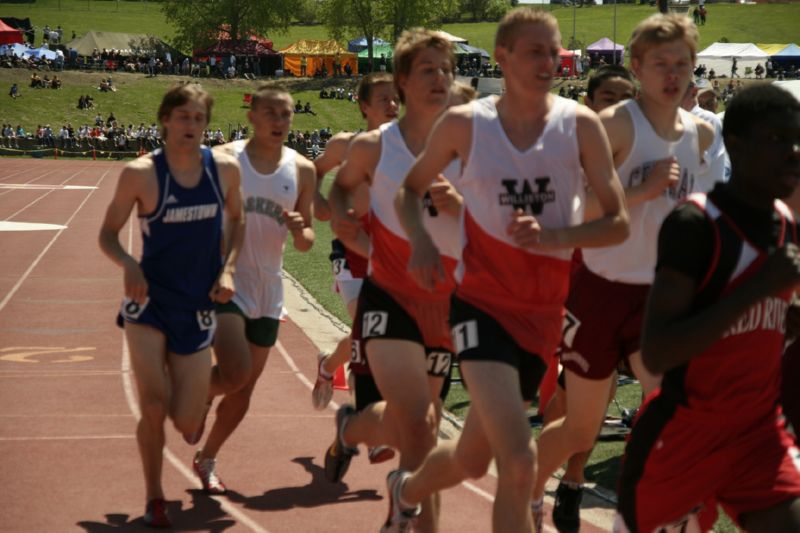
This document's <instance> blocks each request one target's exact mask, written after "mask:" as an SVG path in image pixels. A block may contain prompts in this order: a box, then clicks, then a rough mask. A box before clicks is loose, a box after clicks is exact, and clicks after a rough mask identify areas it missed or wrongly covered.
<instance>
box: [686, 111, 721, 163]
mask: <svg viewBox="0 0 800 533" xmlns="http://www.w3.org/2000/svg"><path fill="white" fill-rule="evenodd" d="M692 120H694V123H695V125H696V126H697V136H698V137H699V139H698V140H699V144H700V146H699V148H700V161H701V162H702V160H703V154H704V153H705V152H706V150H708V149H709V148H710V147H711V145H712V144H714V136H715V135H716V132H715V131H714V126H712V125H711V124H709V123H708V122H706V121H705V120H703V119H702V118H700V117H696V116H694V115H692Z"/></svg>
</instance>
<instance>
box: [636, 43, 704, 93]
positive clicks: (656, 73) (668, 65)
mask: <svg viewBox="0 0 800 533" xmlns="http://www.w3.org/2000/svg"><path fill="white" fill-rule="evenodd" d="M631 70H632V71H633V73H634V74H635V75H636V77H637V78H638V79H639V82H640V83H641V86H642V94H643V95H644V96H646V97H648V98H651V99H653V100H655V101H657V102H659V103H661V104H663V105H669V106H674V107H678V106H679V105H680V103H681V100H682V99H683V96H684V94H686V89H687V88H688V87H689V81H691V79H692V71H693V70H694V61H692V52H691V49H690V48H689V45H688V44H686V43H685V42H684V41H683V40H681V39H676V40H674V41H670V42H667V43H662V44H659V45H656V46H653V47H652V48H650V49H648V50H647V51H645V53H644V56H643V57H642V58H641V59H639V58H636V57H634V58H633V59H631Z"/></svg>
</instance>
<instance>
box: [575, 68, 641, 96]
mask: <svg viewBox="0 0 800 533" xmlns="http://www.w3.org/2000/svg"><path fill="white" fill-rule="evenodd" d="M611 78H622V79H623V80H627V81H629V82H631V84H633V76H631V73H630V71H629V70H628V69H626V68H625V67H623V66H622V65H605V66H603V67H600V68H599V69H598V70H597V72H595V73H594V74H593V75H592V77H591V78H589V85H588V86H587V87H586V95H587V96H588V97H589V99H590V100H594V92H595V91H596V90H597V88H598V87H600V86H601V85H602V84H603V82H604V81H606V80H608V79H611Z"/></svg>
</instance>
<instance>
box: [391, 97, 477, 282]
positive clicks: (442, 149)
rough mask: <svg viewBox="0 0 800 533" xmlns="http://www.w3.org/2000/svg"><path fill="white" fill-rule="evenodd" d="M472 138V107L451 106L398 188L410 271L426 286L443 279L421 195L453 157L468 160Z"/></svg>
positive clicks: (400, 218)
mask: <svg viewBox="0 0 800 533" xmlns="http://www.w3.org/2000/svg"><path fill="white" fill-rule="evenodd" d="M471 141H472V111H471V107H470V106H468V105H465V106H458V107H454V108H451V109H449V110H447V111H446V112H445V114H444V115H443V116H442V117H441V118H440V119H439V120H438V121H437V123H436V124H435V125H434V127H433V130H431V133H430V135H429V136H428V142H427V144H426V145H425V149H424V150H423V151H422V153H421V154H420V155H419V157H418V158H417V160H416V162H415V163H414V165H412V167H411V170H409V172H408V175H407V176H406V179H405V180H404V181H403V184H402V185H401V186H400V189H398V191H397V197H396V198H395V202H394V205H395V209H396V210H397V217H398V219H399V220H400V224H401V225H402V226H403V229H404V230H405V231H406V234H407V235H408V241H409V243H410V244H411V257H410V258H409V261H408V272H409V274H410V275H411V277H412V278H414V280H415V281H416V282H417V283H418V284H419V285H420V286H421V287H423V288H425V289H428V290H433V288H434V286H435V285H436V281H437V280H444V279H445V273H444V265H443V264H442V260H441V257H440V256H439V251H438V250H437V249H436V246H435V245H434V244H433V240H432V239H431V236H430V235H429V234H428V232H427V231H426V230H425V227H424V226H423V224H422V197H423V196H424V195H425V192H426V191H428V189H430V187H431V184H432V183H434V181H437V180H439V176H440V174H441V173H442V171H443V170H444V169H445V168H447V165H449V164H450V163H451V162H452V161H453V159H456V158H460V159H461V161H462V163H463V164H466V160H467V157H468V156H469V153H468V152H469V148H470V144H471Z"/></svg>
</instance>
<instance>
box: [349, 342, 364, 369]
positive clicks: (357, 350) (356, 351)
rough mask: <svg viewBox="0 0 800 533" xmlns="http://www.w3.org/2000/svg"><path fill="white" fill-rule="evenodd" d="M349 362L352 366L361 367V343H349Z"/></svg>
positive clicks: (362, 358)
mask: <svg viewBox="0 0 800 533" xmlns="http://www.w3.org/2000/svg"><path fill="white" fill-rule="evenodd" d="M350 362H351V363H353V364H354V365H363V364H364V363H365V362H366V361H364V356H363V355H362V354H361V341H356V340H354V341H352V342H351V343H350Z"/></svg>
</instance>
